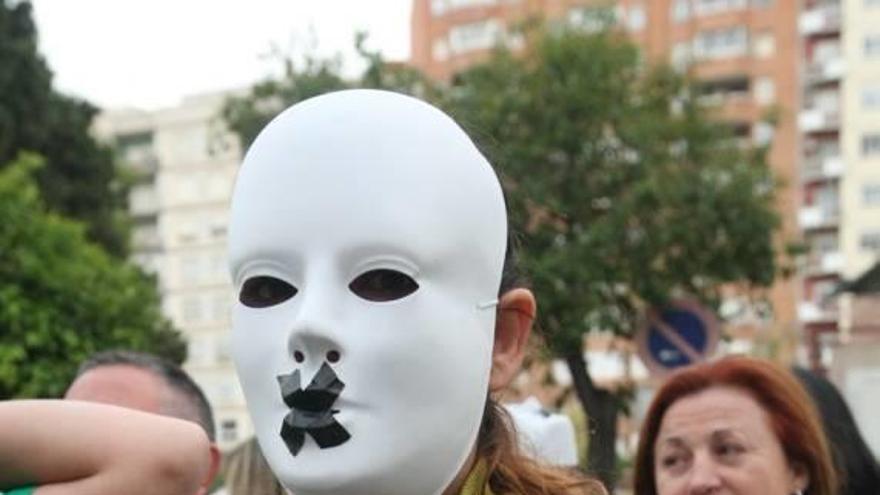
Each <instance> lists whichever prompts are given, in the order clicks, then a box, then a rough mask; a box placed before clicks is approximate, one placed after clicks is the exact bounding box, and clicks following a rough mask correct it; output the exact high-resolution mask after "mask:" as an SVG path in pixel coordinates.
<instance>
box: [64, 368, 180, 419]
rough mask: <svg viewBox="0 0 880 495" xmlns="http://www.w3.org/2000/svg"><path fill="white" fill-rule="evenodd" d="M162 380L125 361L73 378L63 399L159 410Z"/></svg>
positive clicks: (151, 410)
mask: <svg viewBox="0 0 880 495" xmlns="http://www.w3.org/2000/svg"><path fill="white" fill-rule="evenodd" d="M164 388H165V386H164V383H163V382H162V379H161V378H160V377H159V376H157V375H156V374H155V373H153V372H151V371H149V370H145V369H142V368H138V367H136V366H131V365H126V364H113V365H103V366H98V367H95V368H92V369H90V370H88V371H86V372H85V373H83V374H82V375H80V376H79V377H77V378H76V379H75V380H74V381H73V383H72V384H71V386H70V388H69V389H68V390H67V393H66V394H65V398H67V399H73V400H82V401H87V402H99V403H104V404H112V405H117V406H122V407H128V408H130V409H138V410H141V411H145V412H152V413H158V412H160V410H161V408H162V404H163V398H164Z"/></svg>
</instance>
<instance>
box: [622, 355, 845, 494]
mask: <svg viewBox="0 0 880 495" xmlns="http://www.w3.org/2000/svg"><path fill="white" fill-rule="evenodd" d="M714 387H734V388H737V389H740V390H742V391H744V392H746V393H748V394H749V395H751V396H752V397H753V398H754V399H755V400H756V401H757V402H758V404H760V406H761V408H762V409H764V412H766V413H767V418H768V420H769V423H770V429H771V430H772V431H773V433H774V434H775V435H776V439H777V440H778V441H779V444H780V445H781V446H782V450H783V452H784V453H785V457H786V459H787V460H788V462H790V463H791V464H792V465H800V466H803V468H804V469H805V470H806V472H807V475H808V476H809V486H808V487H807V488H806V490H804V494H805V495H836V494H837V493H838V492H837V476H836V473H835V472H834V464H833V462H832V458H831V453H830V451H829V449H828V442H827V441H826V439H825V435H824V434H823V432H822V427H821V425H820V422H819V416H818V413H817V412H816V409H815V407H813V404H812V402H811V401H810V397H809V395H808V394H807V392H806V391H805V390H804V388H803V387H802V386H801V385H800V383H798V381H797V380H796V379H795V378H794V376H793V375H792V374H791V373H789V372H788V371H786V370H785V369H783V368H780V367H778V366H776V365H775V364H773V363H771V362H769V361H765V360H761V359H753V358H747V357H741V356H737V357H726V358H723V359H720V360H718V361H714V362H711V363H705V364H699V365H695V366H688V367H687V368H684V369H682V370H681V371H679V372H677V373H675V374H673V375H672V376H671V377H670V378H669V379H668V380H667V381H666V383H664V384H663V386H662V387H660V390H658V391H657V395H656V396H654V400H653V401H651V406H650V407H649V408H648V412H647V414H646V415H645V420H644V422H643V423H642V430H641V433H640V435H639V448H638V452H637V453H636V463H635V487H634V488H635V490H634V491H635V493H637V494H639V495H656V494H657V485H656V478H655V473H654V466H655V459H654V447H655V443H656V442H657V436H658V435H659V433H660V426H661V425H662V424H663V417H664V416H665V415H666V411H668V410H669V408H670V407H672V405H673V404H675V403H676V402H678V401H679V400H680V399H683V398H685V397H690V396H693V395H695V394H698V393H700V392H703V391H705V390H709V389H711V388H714Z"/></svg>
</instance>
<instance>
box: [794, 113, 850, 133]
mask: <svg viewBox="0 0 880 495" xmlns="http://www.w3.org/2000/svg"><path fill="white" fill-rule="evenodd" d="M798 128H800V130H801V131H803V132H828V131H836V130H838V129H840V109H839V108H807V109H804V110H802V111H801V113H800V115H798Z"/></svg>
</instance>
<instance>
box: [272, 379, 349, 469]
mask: <svg viewBox="0 0 880 495" xmlns="http://www.w3.org/2000/svg"><path fill="white" fill-rule="evenodd" d="M278 385H279V386H280V387H281V397H282V398H283V399H284V403H285V404H287V406H288V407H290V408H291V410H290V412H289V413H287V415H286V416H285V417H284V421H283V422H282V424H281V438H282V439H283V440H284V443H285V444H286V445H287V449H288V450H289V451H290V453H291V454H293V455H294V456H296V455H297V454H299V451H300V450H301V449H302V447H303V444H304V443H305V436H306V434H308V435H309V436H311V437H312V439H313V440H314V441H315V443H317V444H318V447H320V448H322V449H327V448H330V447H336V446H338V445H342V444H343V443H345V442H346V441H348V439H349V438H351V434H349V433H348V431H346V430H345V428H343V426H342V425H341V424H339V423H338V422H337V421H336V419H334V418H333V415H334V414H336V413H338V412H339V411H337V410H335V409H331V408H332V406H333V403H334V402H336V399H337V398H339V394H340V393H341V392H342V389H343V388H345V384H344V383H342V381H341V380H339V377H337V376H336V373H335V372H334V371H333V368H331V367H330V366H329V365H328V364H327V363H324V364H323V365H321V368H320V369H319V370H318V372H317V373H315V376H314V377H313V378H312V381H311V382H310V383H309V385H308V386H307V387H306V388H305V389H303V388H302V385H301V377H300V372H299V370H296V371H294V372H293V373H291V374H289V375H280V376H278Z"/></svg>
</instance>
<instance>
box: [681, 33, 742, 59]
mask: <svg viewBox="0 0 880 495" xmlns="http://www.w3.org/2000/svg"><path fill="white" fill-rule="evenodd" d="M748 41H749V35H748V30H746V28H745V27H743V26H738V27H732V28H724V29H713V30H710V31H703V32H701V33H699V34H697V36H696V37H695V38H694V54H695V55H696V57H697V58H700V59H716V58H726V57H737V56H741V55H745V54H746V52H747V51H748V47H749V44H748Z"/></svg>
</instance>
